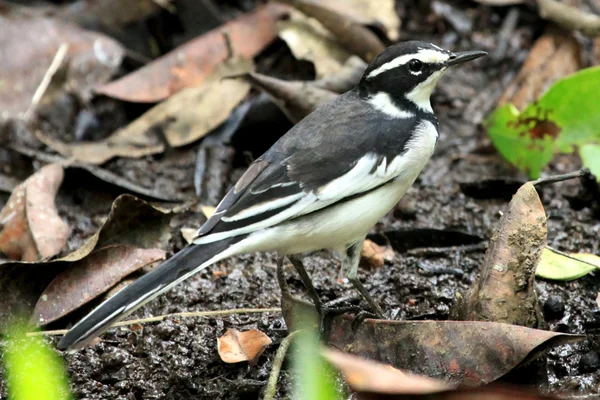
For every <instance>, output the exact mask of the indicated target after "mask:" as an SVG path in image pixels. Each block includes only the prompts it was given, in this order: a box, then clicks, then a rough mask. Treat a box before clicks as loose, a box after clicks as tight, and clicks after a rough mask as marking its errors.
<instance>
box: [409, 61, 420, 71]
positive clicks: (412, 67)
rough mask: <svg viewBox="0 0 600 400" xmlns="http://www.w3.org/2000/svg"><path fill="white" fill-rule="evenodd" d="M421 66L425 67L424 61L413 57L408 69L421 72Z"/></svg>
mask: <svg viewBox="0 0 600 400" xmlns="http://www.w3.org/2000/svg"><path fill="white" fill-rule="evenodd" d="M421 68H423V63H422V62H421V61H419V60H416V59H414V58H413V59H412V60H410V61H409V62H408V69H410V70H411V72H419V71H420V70H421Z"/></svg>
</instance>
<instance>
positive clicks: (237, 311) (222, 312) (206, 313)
mask: <svg viewBox="0 0 600 400" xmlns="http://www.w3.org/2000/svg"><path fill="white" fill-rule="evenodd" d="M267 312H281V308H278V307H274V308H235V309H232V310H216V311H191V312H180V313H173V314H165V315H157V316H156V317H149V318H140V319H130V320H128V321H119V322H115V323H114V324H112V325H111V328H114V327H117V326H127V325H133V324H143V323H146V322H158V321H162V320H163V319H165V318H169V317H182V318H188V317H216V316H223V315H233V314H257V313H267ZM68 331H69V330H68V329H57V330H54V331H40V332H27V336H42V335H49V336H57V335H64V334H65V333H67V332H68Z"/></svg>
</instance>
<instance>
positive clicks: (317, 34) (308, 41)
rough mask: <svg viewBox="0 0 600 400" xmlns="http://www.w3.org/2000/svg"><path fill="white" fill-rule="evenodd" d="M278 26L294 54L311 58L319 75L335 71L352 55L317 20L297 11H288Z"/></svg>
mask: <svg viewBox="0 0 600 400" xmlns="http://www.w3.org/2000/svg"><path fill="white" fill-rule="evenodd" d="M278 26H279V37H280V38H281V39H283V40H284V41H285V42H286V43H287V45H288V47H289V48H290V50H291V51H292V53H293V54H294V57H296V58H297V59H299V60H306V61H310V62H312V63H313V64H314V65H315V71H316V74H317V78H319V79H320V78H325V77H329V76H332V75H334V74H336V73H337V72H338V71H339V70H340V69H341V68H342V65H344V63H345V62H346V60H347V59H348V58H349V57H350V56H351V55H352V54H351V53H350V52H349V51H347V50H346V49H344V48H343V47H342V46H341V45H340V44H339V43H338V42H337V41H336V40H335V37H333V35H332V34H331V33H330V32H329V31H328V30H327V29H325V28H324V27H323V26H322V25H321V24H320V23H319V22H318V21H317V20H315V19H314V18H309V17H307V16H306V15H304V14H302V13H301V12H299V11H295V12H292V13H291V18H290V19H289V20H286V21H280V22H279V23H278Z"/></svg>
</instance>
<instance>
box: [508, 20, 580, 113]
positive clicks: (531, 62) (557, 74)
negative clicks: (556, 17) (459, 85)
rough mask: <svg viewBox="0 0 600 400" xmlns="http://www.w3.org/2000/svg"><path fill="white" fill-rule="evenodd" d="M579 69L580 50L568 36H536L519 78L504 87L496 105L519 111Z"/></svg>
mask: <svg viewBox="0 0 600 400" xmlns="http://www.w3.org/2000/svg"><path fill="white" fill-rule="evenodd" d="M580 69H581V46H580V44H579V42H578V41H577V40H576V39H575V38H574V37H572V36H570V35H565V34H564V32H558V31H556V30H548V31H547V32H546V33H545V34H544V35H542V36H540V37H539V38H538V39H537V40H536V42H535V44H534V45H533V47H532V49H531V51H530V52H529V54H528V56H527V59H526V60H525V62H524V63H523V66H522V67H521V70H520V71H519V74H518V75H517V76H516V78H515V79H513V81H512V82H511V83H510V84H509V85H508V86H507V87H506V89H505V90H504V92H503V93H502V96H501V97H500V100H498V104H503V103H509V102H510V103H512V104H513V105H514V106H515V107H516V108H517V109H519V110H523V109H525V107H527V105H528V104H529V103H533V102H534V101H536V100H537V99H538V98H539V97H540V96H541V95H542V94H543V93H544V92H545V91H546V90H548V88H549V87H550V86H551V85H552V84H553V83H554V82H556V80H558V79H560V78H562V77H563V76H567V75H569V74H572V73H574V72H577V71H579V70H580Z"/></svg>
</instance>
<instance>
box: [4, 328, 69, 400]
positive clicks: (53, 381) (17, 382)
mask: <svg viewBox="0 0 600 400" xmlns="http://www.w3.org/2000/svg"><path fill="white" fill-rule="evenodd" d="M26 329H27V328H26V325H25V324H21V325H15V326H13V327H11V328H9V330H8V340H7V343H6V347H5V354H4V368H5V370H6V378H7V386H8V398H9V399H10V400H30V399H36V400H69V399H72V395H71V393H70V389H69V383H68V380H67V375H66V373H65V369H64V365H63V361H62V359H61V358H60V357H59V356H58V354H56V353H55V352H54V351H53V350H52V349H51V348H50V346H48V344H47V343H45V342H44V339H43V338H42V337H41V336H34V337H27V336H26V334H25V332H26Z"/></svg>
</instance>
